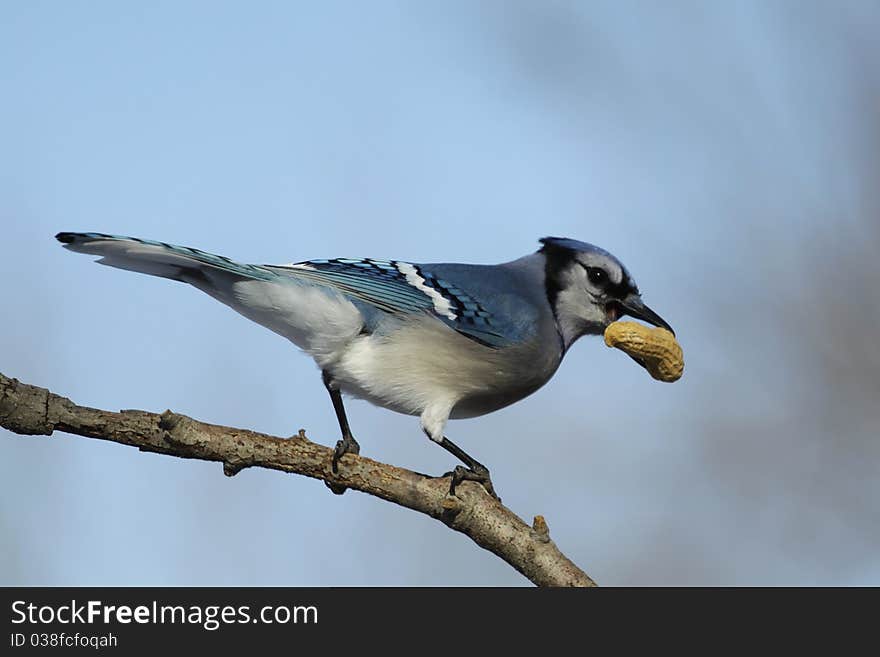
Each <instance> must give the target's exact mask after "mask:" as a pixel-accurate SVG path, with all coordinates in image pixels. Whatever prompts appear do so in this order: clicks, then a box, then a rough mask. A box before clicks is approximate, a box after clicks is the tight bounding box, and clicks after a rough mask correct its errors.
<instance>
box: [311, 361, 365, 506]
mask: <svg viewBox="0 0 880 657" xmlns="http://www.w3.org/2000/svg"><path fill="white" fill-rule="evenodd" d="M321 379H322V380H323V381H324V387H325V388H327V392H329V393H330V401H332V402H333V410H334V411H336V420H337V421H338V422H339V430H340V431H341V432H342V440H338V441H337V442H336V447H335V448H334V449H333V461H332V463H331V467H332V468H333V472H334V473H336V472H339V459H341V458H342V457H343V456H345V455H346V454H360V452H361V446H360V445H358V441H356V440H355V439H354V436H352V435H351V429H350V428H349V426H348V418H347V417H346V416H345V407H344V406H343V405H342V394H341V393H340V392H339V388H337V387H336V385H335V384H334V383H333V377H332V376H330V373H329V372H328V371H327V370H323V371H322V372H321ZM325 483H326V482H325ZM327 487H328V488H329V489H330V490H332V491H333V492H334V493H336V494H337V495H342V494H343V493H344V492H345V491H346V490H347V489H346V487H345V486H340V485H339V484H330V483H328V484H327Z"/></svg>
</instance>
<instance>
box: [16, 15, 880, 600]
mask: <svg viewBox="0 0 880 657" xmlns="http://www.w3.org/2000/svg"><path fill="white" fill-rule="evenodd" d="M878 37H880V6H878V4H877V3H876V2H871V1H866V2H794V1H791V2H781V1H775V2H764V1H760V0H754V1H748V0H743V1H742V2H736V3H724V2H697V1H695V2H674V3H662V4H660V3H652V2H646V1H643V2H543V1H541V2H539V1H537V0H535V1H532V2H500V1H499V2H489V1H486V2H479V3H470V2H433V3H432V2H420V3H414V2H371V3H355V2H350V3H333V2H326V3H311V4H297V3H290V2H259V3H244V2H241V3H224V2H177V1H175V2H152V3H117V2H109V1H108V2H99V1H94V2H88V3H67V2H60V1H59V2H36V1H34V2H14V1H13V2H4V3H3V4H2V7H0V83H2V89H3V102H2V103H0V152H2V155H0V225H2V228H3V239H2V240H0V276H2V280H3V281H4V284H3V286H2V290H3V292H2V317H3V320H2V321H0V371H2V372H3V373H4V374H6V375H8V376H13V377H17V378H19V379H21V380H22V381H25V382H27V383H31V384H35V385H39V386H43V387H47V388H50V389H51V390H52V391H54V392H56V393H59V394H62V395H65V396H68V397H70V398H72V399H73V400H75V401H76V402H78V403H80V404H84V405H89V406H97V407H101V408H106V409H120V408H141V409H146V410H151V411H158V412H161V411H163V410H164V409H166V408H171V409H173V410H175V411H177V412H181V413H185V414H188V415H191V416H192V417H195V418H198V419H200V420H204V421H207V422H212V423H219V424H228V425H233V426H238V427H248V428H252V429H255V430H259V431H263V432H267V433H271V434H276V435H290V434H293V433H295V432H296V431H297V430H298V429H299V428H300V427H304V428H305V429H306V430H307V432H308V435H309V437H310V438H311V439H312V440H315V441H319V442H323V443H325V444H333V443H334V442H335V441H336V439H337V437H338V436H337V434H338V429H337V425H336V420H335V417H334V414H333V410H332V407H331V405H330V402H329V400H328V398H327V396H326V392H325V391H324V389H323V386H322V385H321V381H320V376H319V373H318V371H317V368H316V367H315V365H314V364H313V363H312V361H311V360H309V359H308V358H307V357H305V356H304V355H302V354H300V353H298V352H297V351H296V350H295V349H294V348H293V347H292V346H291V345H290V344H289V343H287V342H286V341H284V340H283V339H282V338H280V337H278V336H276V335H274V334H272V333H270V332H269V331H267V330H265V329H263V328H261V327H259V326H257V325H256V324H251V323H249V322H247V321H246V320H244V319H243V318H242V317H240V316H238V315H236V314H235V313H233V312H231V311H230V310H229V309H227V308H226V307H224V306H222V305H220V304H218V303H217V302H215V301H214V300H212V299H210V298H209V297H207V296H205V295H202V294H201V293H199V292H197V291H196V290H194V289H192V288H188V287H186V286H183V285H177V284H174V283H172V282H169V281H165V280H162V279H157V278H151V277H147V276H141V275H136V274H132V273H128V272H123V271H118V270H113V269H108V268H104V267H99V266H96V265H94V264H93V263H92V262H90V258H89V257H86V256H82V255H74V254H71V253H67V252H65V251H64V250H62V249H61V248H60V246H59V245H58V244H57V243H56V242H55V240H54V239H53V235H54V234H55V233H56V232H58V231H60V230H84V231H87V230H93V231H101V232H112V233H118V234H129V235H135V236H140V237H147V238H155V239H159V240H163V241H168V242H174V243H178V244H183V245H188V246H194V247H199V248H202V249H205V250H208V251H212V252H215V253H220V254H223V255H226V256H229V257H233V258H236V259H239V260H242V261H246V262H256V263H283V262H291V261H298V260H305V259H309V258H323V257H344V256H370V257H377V258H399V259H404V260H410V261H413V262H432V261H457V262H477V263H495V262H502V261H506V260H511V259H513V258H516V257H519V256H521V255H524V254H526V253H529V252H531V251H533V250H535V249H537V248H538V244H537V241H536V240H537V239H538V238H540V237H542V236H545V235H565V236H570V237H573V238H577V239H581V240H585V241H588V242H593V243H595V244H598V245H600V246H602V247H605V248H606V249H608V250H610V251H611V252H613V253H614V254H616V255H617V256H618V257H620V258H621V259H622V260H623V261H624V262H625V263H626V264H627V266H628V267H629V269H630V270H631V271H632V272H633V274H634V276H635V278H636V280H637V281H638V283H639V285H640V287H641V289H642V291H643V293H644V298H645V299H646V301H647V302H648V303H649V304H650V305H651V306H652V307H653V308H654V309H655V310H657V311H658V312H659V313H660V314H661V315H663V317H665V318H666V319H667V320H668V321H669V322H670V323H671V324H672V325H673V326H674V327H675V328H676V330H677V333H678V337H679V339H680V341H681V343H682V344H683V347H684V350H685V357H686V369H685V375H684V377H683V379H682V380H681V381H680V382H678V383H676V384H673V385H668V384H660V383H657V382H655V381H653V380H652V379H650V378H649V377H648V376H647V375H646V373H645V372H644V371H643V370H642V369H641V368H639V367H637V366H636V365H635V364H634V363H633V362H632V361H631V360H630V359H629V358H627V357H626V356H624V355H623V354H621V353H620V352H617V351H613V350H609V349H607V348H606V347H605V346H604V344H603V343H602V341H601V339H598V338H593V339H584V340H582V341H581V342H579V343H578V344H577V345H575V346H574V348H573V349H572V350H571V351H570V353H569V354H568V356H567V357H566V360H565V362H564V363H563V365H562V367H561V369H560V370H559V372H558V374H557V375H556V376H555V378H554V379H553V380H552V381H551V382H550V383H549V384H548V385H547V386H545V387H544V388H543V389H541V390H540V391H538V392H537V393H535V394H534V395H533V396H531V397H529V398H527V399H526V400H524V401H522V402H520V403H518V404H516V405H514V406H511V407H509V408H507V409H505V410H502V411H499V412H497V413H495V414H492V415H489V416H486V417H483V418H478V419H473V420H460V421H453V422H451V423H450V426H449V430H448V433H449V436H450V437H451V438H452V439H453V440H455V441H456V442H457V443H458V444H460V445H461V446H462V447H463V448H464V449H466V450H467V451H468V452H470V453H472V454H473V455H474V456H475V457H477V458H478V459H479V460H481V461H483V462H484V463H486V464H487V465H488V466H489V467H490V468H491V470H492V473H493V479H494V481H495V485H496V487H497V488H498V490H499V492H500V494H501V495H502V497H503V498H504V502H505V504H506V505H507V506H509V507H510V508H511V509H512V510H513V511H515V512H516V513H517V514H519V515H520V516H522V517H524V518H525V519H527V520H530V519H531V517H532V516H533V515H535V514H539V513H540V514H543V515H544V516H545V517H546V518H547V521H548V523H549V526H550V530H551V535H552V537H553V539H554V540H555V541H556V542H557V544H558V545H559V546H560V548H561V549H562V550H563V552H565V553H566V554H567V555H568V556H569V557H570V558H571V559H573V560H574V561H575V562H576V563H577V564H579V565H580V566H581V567H582V568H583V569H584V570H586V572H588V573H589V574H590V575H591V576H592V577H594V578H595V579H596V580H597V581H598V582H599V583H600V584H606V585H660V584H666V585H783V584H792V585H867V584H873V585H877V584H880V550H878V543H880V504H878V500H880V477H878V471H880V404H878V402H880V347H878V340H877V330H878V326H880V292H878V291H877V290H876V289H875V284H876V283H877V281H878V280H880V264H878V260H877V254H878V252H880V175H878V174H880V120H878V117H880V38H878ZM348 407H349V416H350V418H351V420H352V425H353V427H354V433H355V435H356V436H357V437H358V439H359V441H360V443H361V445H362V453H363V454H365V455H367V456H370V457H371V458H376V459H379V460H383V461H387V462H390V463H394V464H396V465H400V466H404V467H408V468H413V469H416V470H419V471H422V472H429V473H437V474H440V473H442V472H445V471H446V470H448V469H450V467H451V466H452V465H453V463H452V461H451V460H450V456H449V455H448V454H446V453H445V452H444V451H443V450H441V449H438V448H437V447H436V446H435V445H432V444H430V443H429V442H428V441H427V439H425V438H424V437H423V435H422V434H421V432H420V431H419V426H418V420H417V419H416V418H411V417H405V416H400V415H395V414H393V413H391V412H389V411H384V410H380V409H375V408H373V407H370V406H369V405H367V404H366V403H364V402H358V401H352V402H350V403H349V405H348ZM0 434H2V435H0V491H2V495H0V538H2V540H0V583H2V584H4V585H248V584H250V585H447V584H450V585H512V586H520V585H527V584H528V582H527V581H526V580H525V579H524V578H522V577H521V576H520V575H519V574H518V573H516V572H515V571H514V570H512V569H511V568H510V567H508V566H507V565H506V564H504V563H503V562H501V561H500V560H498V559H497V558H496V557H494V556H493V555H491V554H490V553H488V552H484V551H482V550H480V549H479V548H477V547H476V546H475V545H474V544H472V543H471V542H470V541H469V539H467V538H466V537H464V536H462V535H459V534H456V533H453V532H451V531H449V530H448V529H447V528H446V527H444V526H443V525H441V524H439V523H437V522H435V521H432V520H430V519H428V518H426V517H423V516H420V515H417V514H415V513H413V512H411V511H408V510H405V509H402V508H398V507H396V506H394V505H391V504H388V503H386V502H382V501H379V500H377V499H374V498H370V497H368V496H365V495H362V494H359V493H356V492H348V493H347V494H346V495H344V496H343V497H337V496H334V495H332V494H330V492H329V491H328V490H327V489H326V488H325V487H324V485H323V484H322V483H320V482H317V481H314V480H309V479H305V478H302V477H297V476H288V475H283V474H280V473H277V472H268V471H260V470H246V471H244V472H242V473H241V474H239V475H238V476H236V477H234V478H227V477H224V476H223V474H222V468H221V466H220V465H219V464H216V463H203V462H196V461H184V460H179V459H175V458H170V457H165V456H158V455H154V454H146V453H139V452H137V451H136V450H133V449H131V448H126V447H122V446H119V445H115V444H109V443H102V442H100V441H95V440H88V439H84V438H79V437H71V436H67V435H65V434H60V433H58V434H55V436H54V437H52V438H46V437H24V436H16V435H12V434H10V433H7V432H3V431H0Z"/></svg>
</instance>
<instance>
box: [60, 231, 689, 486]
mask: <svg viewBox="0 0 880 657" xmlns="http://www.w3.org/2000/svg"><path fill="white" fill-rule="evenodd" d="M56 238H57V239H58V240H59V241H60V242H62V243H63V244H64V246H65V247H66V248H68V249H70V250H71V251H77V252H79V253H88V254H91V255H97V256H101V258H100V260H98V262H100V263H101V264H104V265H109V266H111V267H118V268H120V269H128V270H131V271H136V272H141V273H144V274H151V275H153V276H161V277H164V278H170V279H171V280H175V281H181V282H184V283H189V284H190V285H192V286H194V287H196V288H198V289H200V290H202V291H203V292H206V293H207V294H210V295H211V296H212V297H214V298H215V299H217V300H218V301H221V302H222V303H224V304H226V305H227V306H229V307H230V308H232V309H233V310H235V311H237V312H239V313H241V314H242V315H244V316H245V317H247V318H248V319H250V320H253V321H254V322H256V323H258V324H261V325H263V326H265V327H266V328H268V329H270V330H272V331H274V332H275V333H278V334H280V335H282V336H283V337H285V338H287V339H288V340H290V341H291V342H293V343H294V344H295V345H296V346H297V347H299V348H300V349H302V350H303V351H305V352H306V353H307V354H308V355H309V356H311V357H312V358H313V359H314V360H315V362H316V363H317V364H318V367H319V368H320V370H321V373H322V376H323V381H324V386H325V387H326V388H327V391H328V392H329V394H330V399H331V401H332V402H333V408H334V410H335V411H336V418H337V420H338V422H339V428H340V431H341V432H342V438H341V439H340V440H339V441H338V442H337V443H336V447H335V450H334V452H333V459H332V470H333V472H338V466H339V461H340V459H341V458H342V457H343V456H344V455H345V454H347V453H354V454H358V453H359V452H360V446H359V445H358V443H357V441H356V440H355V439H354V436H353V435H352V433H351V429H350V427H349V424H348V419H347V418H346V415H345V408H344V406H343V403H342V393H346V394H348V395H352V396H354V397H360V398H362V399H366V400H368V401H370V402H372V403H373V404H376V405H377V406H381V407H383V408H388V409H391V410H393V411H397V412H398V413H405V414H408V415H418V416H419V418H420V419H421V426H422V430H423V431H424V432H425V433H426V434H427V436H428V437H429V438H430V439H431V440H433V441H435V442H436V443H438V444H439V445H440V446H441V447H443V448H445V449H446V450H448V451H449V452H450V453H452V454H453V455H454V456H455V457H456V458H458V459H459V460H460V461H461V462H462V463H464V466H465V467H462V466H458V467H456V468H455V470H454V471H453V472H452V473H447V475H444V476H450V478H451V482H450V493H452V494H454V493H455V487H456V485H457V484H459V483H460V482H461V481H463V480H473V481H478V482H480V483H482V484H483V486H484V487H485V488H486V490H487V491H488V492H489V493H490V494H491V495H493V496H495V491H494V488H493V486H492V482H491V479H490V477H489V470H488V469H487V468H486V467H485V466H484V465H483V464H481V463H480V462H478V461H477V460H476V459H474V458H472V457H471V456H470V455H468V454H467V453H466V452H464V450H462V449H461V448H460V447H458V446H457V445H456V444H455V443H453V442H452V441H451V440H449V438H447V437H446V436H444V429H445V427H446V422H447V420H448V419H450V418H469V417H476V416H479V415H484V414H486V413H491V412H492V411H495V410H498V409H500V408H503V407H505V406H507V405H509V404H512V403H514V402H516V401H519V400H520V399H522V398H524V397H526V396H527V395H530V394H531V393H533V392H535V391H536V390H537V389H538V388H540V387H541V386H542V385H544V384H545V383H547V381H548V380H549V379H550V377H552V376H553V374H554V372H556V368H557V367H559V364H560V362H561V361H562V357H563V356H564V355H565V353H566V351H567V350H568V348H569V347H570V346H571V345H572V344H573V343H574V342H575V340H577V339H578V338H579V337H581V336H582V335H586V334H595V335H601V334H602V333H603V331H604V330H605V327H607V326H608V325H609V324H610V323H611V322H613V321H615V320H617V319H619V318H620V317H621V315H630V316H632V317H636V318H640V319H642V320H645V321H647V322H649V323H651V324H654V325H655V326H662V327H664V328H667V329H669V330H670V331H671V330H672V329H671V327H670V326H669V325H668V324H667V323H666V322H665V321H664V320H663V319H662V318H661V317H660V316H659V315H657V313H655V312H654V311H653V310H651V309H650V308H648V306H646V305H645V304H644V303H643V302H642V299H641V296H640V295H639V290H638V287H636V284H635V281H634V280H633V278H632V276H630V274H629V272H628V271H627V270H626V268H625V267H624V266H623V264H622V263H621V262H620V261H619V260H618V259H617V258H615V257H614V256H613V255H611V254H610V253H608V252H607V251H605V250H603V249H600V248H599V247H596V246H593V245H592V244H586V243H584V242H579V241H577V240H573V239H568V238H561V237H545V238H544V239H542V240H540V242H541V244H542V246H541V248H540V249H539V250H538V251H537V252H535V253H532V254H530V255H526V256H524V257H522V258H519V259H517V260H513V261H511V262H506V263H503V264H498V265H466V264H453V263H437V264H415V263H410V262H403V261H400V260H373V259H370V258H336V259H332V260H308V261H305V262H296V263H291V264H286V265H251V264H243V263H239V262H235V261H233V260H230V259H228V258H225V257H223V256H218V255H213V254H211V253H206V252H204V251H200V250H198V249H192V248H188V247H183V246H175V245H172V244H166V243H165V242H155V241H152V240H146V239H138V238H133V237H120V236H117V235H105V234H103V233H58V235H56ZM328 485H329V486H330V488H331V489H332V490H333V491H334V492H336V493H341V492H344V491H345V487H343V486H339V485H335V484H328Z"/></svg>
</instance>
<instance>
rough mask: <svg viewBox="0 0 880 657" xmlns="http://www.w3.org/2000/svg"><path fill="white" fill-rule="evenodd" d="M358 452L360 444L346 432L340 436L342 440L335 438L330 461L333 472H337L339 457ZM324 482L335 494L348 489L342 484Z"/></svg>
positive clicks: (359, 451) (340, 493)
mask: <svg viewBox="0 0 880 657" xmlns="http://www.w3.org/2000/svg"><path fill="white" fill-rule="evenodd" d="M360 453H361V446H360V445H359V444H358V441H356V440H355V439H354V436H352V435H351V434H346V435H345V436H343V437H342V440H337V441H336V447H334V448H333V460H332V461H331V462H330V468H331V469H332V470H333V474H336V473H337V472H339V459H341V458H342V457H343V456H345V455H346V454H360ZM324 483H325V484H327V488H329V489H330V490H331V491H333V493H335V494H336V495H342V494H343V493H344V492H345V491H347V490H348V487H347V486H343V485H342V484H333V483H330V482H329V481H325V482H324Z"/></svg>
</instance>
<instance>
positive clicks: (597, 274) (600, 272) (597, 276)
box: [587, 267, 608, 285]
mask: <svg viewBox="0 0 880 657" xmlns="http://www.w3.org/2000/svg"><path fill="white" fill-rule="evenodd" d="M587 278H589V279H590V282H591V283H592V284H593V285H602V284H604V283H605V281H607V280H608V274H607V273H606V272H605V270H604V269H600V268H599V267H587Z"/></svg>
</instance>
